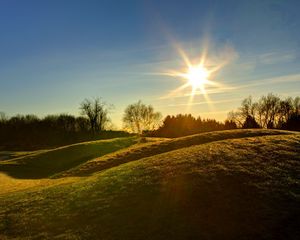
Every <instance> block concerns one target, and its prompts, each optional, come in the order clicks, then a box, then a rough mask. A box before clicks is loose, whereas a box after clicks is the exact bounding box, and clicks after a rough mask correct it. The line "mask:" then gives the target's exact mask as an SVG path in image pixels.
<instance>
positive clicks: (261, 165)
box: [0, 134, 300, 240]
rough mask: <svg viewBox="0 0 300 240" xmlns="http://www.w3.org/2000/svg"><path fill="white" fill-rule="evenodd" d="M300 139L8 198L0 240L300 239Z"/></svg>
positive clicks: (225, 146) (269, 141)
mask: <svg viewBox="0 0 300 240" xmlns="http://www.w3.org/2000/svg"><path fill="white" fill-rule="evenodd" d="M299 169H300V135H299V134H290V135H274V136H261V137H250V138H240V139H231V140H225V141H217V142H211V143H207V144H201V145H194V146H191V147H186V148H181V149H178V150H174V151H169V152H166V153H163V154H158V155H155V156H152V157H148V158H143V159H140V160H137V161H132V162H129V163H126V164H122V165H120V166H117V167H113V168H110V169H107V170H104V171H102V172H100V173H97V174H94V175H93V176H90V177H86V178H80V179H79V180H78V181H75V182H72V183H68V184H63V185H56V186H53V187H48V188H43V187H40V188H37V189H34V190H26V191H23V192H18V193H14V194H7V195H5V196H4V195H2V196H0V202H1V204H0V233H2V235H0V239H1V237H2V238H3V239H6V238H7V239H11V238H14V239H23V238H26V239H54V238H55V239H130V240H134V239H299V236H300V232H299V228H298V225H299V221H300V217H299V215H300V208H299V203H300V190H299V189H300V179H299V176H300V170H299Z"/></svg>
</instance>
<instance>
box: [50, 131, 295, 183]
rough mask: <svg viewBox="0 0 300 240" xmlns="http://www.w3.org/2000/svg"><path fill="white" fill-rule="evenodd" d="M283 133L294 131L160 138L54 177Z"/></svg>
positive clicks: (95, 170) (86, 172)
mask: <svg viewBox="0 0 300 240" xmlns="http://www.w3.org/2000/svg"><path fill="white" fill-rule="evenodd" d="M285 134H294V132H290V131H280V130H266V129H238V130H228V131H215V132H207V133H201V134H195V135H191V136H187V137H181V138H175V139H161V140H159V141H154V142H150V143H148V144H142V145H134V146H132V147H130V148H129V149H121V150H119V151H116V152H113V153H112V154H108V155H104V156H102V157H99V158H96V159H93V160H90V161H86V162H85V163H83V164H81V165H79V166H76V167H74V168H72V169H69V170H68V171H65V172H62V173H60V174H57V175H55V176H54V177H55V178H58V177H70V176H87V175H90V174H92V173H95V172H98V171H103V170H105V169H109V168H111V167H115V166H118V165H120V164H124V163H126V162H130V161H135V160H138V159H141V158H145V157H150V156H153V155H157V154H161V153H165V152H169V151H173V150H176V149H180V148H185V147H190V146H194V145H199V144H205V143H210V142H214V141H220V140H225V139H236V138H245V137H259V136H266V135H285Z"/></svg>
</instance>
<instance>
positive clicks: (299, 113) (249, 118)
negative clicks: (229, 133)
mask: <svg viewBox="0 0 300 240" xmlns="http://www.w3.org/2000/svg"><path fill="white" fill-rule="evenodd" d="M228 120H229V121H232V122H234V123H235V124H236V125H237V126H238V127H240V128H270V129H272V128H277V129H285V130H294V131H300V97H295V98H292V97H287V98H285V99H281V98H280V97H279V96H277V95H274V94H273V93H269V94H268V95H266V96H261V97H260V98H259V99H258V101H253V99H252V97H251V96H249V97H247V98H245V99H244V100H243V101H242V103H241V106H240V107H239V108H238V109H237V110H236V111H232V112H230V113H229V114H228Z"/></svg>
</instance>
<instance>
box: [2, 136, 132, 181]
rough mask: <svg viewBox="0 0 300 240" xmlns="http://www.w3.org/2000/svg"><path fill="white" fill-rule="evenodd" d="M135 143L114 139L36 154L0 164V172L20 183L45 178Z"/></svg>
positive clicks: (129, 140) (128, 140)
mask: <svg viewBox="0 0 300 240" xmlns="http://www.w3.org/2000/svg"><path fill="white" fill-rule="evenodd" d="M137 141H138V139H137V138H136V137H127V138H115V139H110V140H99V141H92V142H84V143H78V144H72V145H69V146H65V147H60V148H56V149H54V150H46V151H42V152H41V151H37V152H36V153H32V154H29V155H26V156H21V157H18V158H14V159H11V160H6V161H0V172H1V171H2V172H5V173H6V174H7V175H9V176H12V177H14V178H20V179H37V178H48V177H51V176H52V175H53V174H57V173H59V172H62V171H66V170H68V169H70V168H73V167H75V166H77V165H79V164H82V163H84V162H86V161H88V160H90V159H93V158H96V157H100V156H102V155H105V154H108V153H111V152H114V151H117V150H119V149H123V148H126V147H129V146H131V145H133V144H135V143H137Z"/></svg>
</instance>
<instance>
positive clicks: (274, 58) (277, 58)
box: [258, 52, 296, 64]
mask: <svg viewBox="0 0 300 240" xmlns="http://www.w3.org/2000/svg"><path fill="white" fill-rule="evenodd" d="M295 59H296V54H295V52H283V53H282V52H269V53H265V54H262V55H260V56H259V57H258V61H259V62H260V63H262V64H278V63H286V62H291V61H293V60H295Z"/></svg>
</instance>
